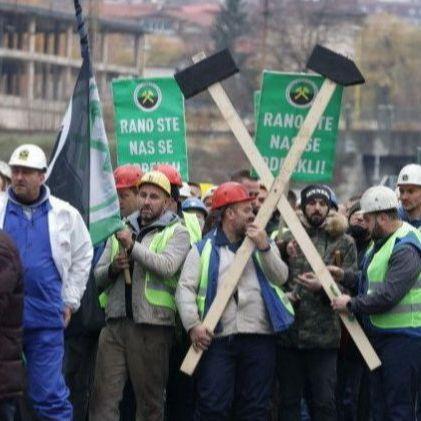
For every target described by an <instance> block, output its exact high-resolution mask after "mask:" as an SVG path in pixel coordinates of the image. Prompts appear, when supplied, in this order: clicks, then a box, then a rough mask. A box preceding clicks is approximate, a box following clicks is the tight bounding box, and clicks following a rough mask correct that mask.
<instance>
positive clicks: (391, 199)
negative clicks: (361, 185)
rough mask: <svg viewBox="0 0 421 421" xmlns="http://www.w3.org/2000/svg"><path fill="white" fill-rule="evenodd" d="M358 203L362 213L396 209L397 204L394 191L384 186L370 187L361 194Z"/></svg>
mask: <svg viewBox="0 0 421 421" xmlns="http://www.w3.org/2000/svg"><path fill="white" fill-rule="evenodd" d="M360 204H361V212H362V213H370V212H380V211H385V210H389V209H397V208H398V206H399V202H398V198H397V196H396V194H395V192H394V191H393V190H392V189H389V187H386V186H374V187H370V188H369V189H368V190H366V191H365V192H364V194H363V195H362V197H361V200H360Z"/></svg>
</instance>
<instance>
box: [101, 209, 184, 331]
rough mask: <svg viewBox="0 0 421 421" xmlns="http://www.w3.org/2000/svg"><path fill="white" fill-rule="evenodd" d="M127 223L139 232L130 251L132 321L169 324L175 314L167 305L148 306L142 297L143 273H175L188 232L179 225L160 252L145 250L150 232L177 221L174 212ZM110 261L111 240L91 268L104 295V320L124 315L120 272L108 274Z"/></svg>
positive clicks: (150, 239)
mask: <svg viewBox="0 0 421 421" xmlns="http://www.w3.org/2000/svg"><path fill="white" fill-rule="evenodd" d="M128 222H129V225H130V226H131V227H132V228H133V229H135V230H137V229H139V232H136V234H137V238H138V239H140V241H139V240H136V242H135V245H134V247H133V250H132V253H131V260H132V262H133V274H132V309H133V320H134V322H135V323H146V324H152V325H162V326H173V325H174V321H175V313H174V311H172V310H171V309H169V308H167V307H158V306H153V305H151V304H150V303H149V302H148V301H147V299H146V297H145V272H146V271H150V272H153V273H154V274H155V275H157V276H158V277H160V278H162V279H168V278H170V277H172V276H173V275H175V274H177V273H178V271H179V269H180V268H181V265H182V264H183V262H184V260H185V258H186V256H187V253H188V251H189V249H190V238H189V233H188V231H187V230H186V228H184V227H183V226H182V225H181V224H180V225H178V226H177V227H176V229H175V231H174V236H173V237H172V238H171V239H170V240H169V241H168V244H167V247H166V249H165V250H164V251H163V252H162V253H154V252H152V251H150V250H149V245H150V243H151V241H152V239H153V237H154V235H155V234H156V233H157V232H159V231H161V230H162V229H164V228H165V227H167V226H169V225H171V224H174V223H177V222H180V220H179V218H178V216H177V215H175V214H174V213H172V212H169V211H168V212H166V213H165V214H163V215H162V216H161V217H160V218H159V219H158V220H157V221H155V222H153V223H152V224H150V225H149V226H146V227H141V228H139V226H138V225H137V221H136V218H129V219H128ZM110 264H111V241H110V240H108V241H107V245H106V247H105V250H104V253H103V254H102V256H101V258H100V260H99V262H98V264H97V265H96V267H95V271H94V274H95V280H96V284H97V286H98V288H99V290H100V291H106V292H107V294H108V303H107V306H106V308H105V316H106V320H110V319H118V318H122V317H126V303H125V290H126V287H125V280H124V274H123V272H121V273H120V274H119V275H118V276H117V277H116V278H112V277H110V276H109V267H110Z"/></svg>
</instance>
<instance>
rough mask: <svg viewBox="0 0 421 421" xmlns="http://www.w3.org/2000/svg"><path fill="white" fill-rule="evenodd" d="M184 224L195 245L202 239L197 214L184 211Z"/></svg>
mask: <svg viewBox="0 0 421 421" xmlns="http://www.w3.org/2000/svg"><path fill="white" fill-rule="evenodd" d="M183 218H184V225H185V226H186V228H187V231H188V232H189V236H190V244H191V245H193V244H194V243H197V242H198V241H200V240H201V239H202V229H201V228H200V224H199V220H198V219H197V216H196V214H194V213H189V212H183Z"/></svg>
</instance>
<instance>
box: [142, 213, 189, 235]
mask: <svg viewBox="0 0 421 421" xmlns="http://www.w3.org/2000/svg"><path fill="white" fill-rule="evenodd" d="M179 221H181V219H180V217H179V216H178V215H177V214H175V213H174V212H171V211H166V212H164V213H163V214H162V215H161V216H160V217H159V218H158V219H156V220H155V221H154V222H152V223H151V224H149V225H146V226H144V227H143V226H142V227H140V230H139V235H141V236H143V235H145V234H146V233H147V232H149V231H151V230H153V229H155V228H158V229H163V228H165V227H167V226H168V225H172V224H175V223H176V222H179Z"/></svg>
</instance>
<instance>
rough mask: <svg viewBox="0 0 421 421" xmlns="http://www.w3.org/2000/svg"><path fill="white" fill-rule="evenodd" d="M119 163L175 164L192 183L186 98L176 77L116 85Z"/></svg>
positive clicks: (146, 166) (117, 82) (146, 167)
mask: <svg viewBox="0 0 421 421" xmlns="http://www.w3.org/2000/svg"><path fill="white" fill-rule="evenodd" d="M112 90H113V102H114V108H115V130H116V138H117V160H118V164H119V165H122V164H127V163H138V164H140V165H141V167H142V170H143V171H149V170H151V169H152V167H153V166H154V165H155V164H164V163H165V164H171V165H173V166H174V167H175V168H177V170H178V171H179V172H180V174H181V176H182V178H183V179H185V180H188V160H187V145H186V124H185V117H184V97H183V95H182V93H181V91H180V88H179V87H178V85H177V83H176V82H175V80H174V78H173V77H165V78H164V77H163V78H150V79H117V80H114V81H113V83H112Z"/></svg>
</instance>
